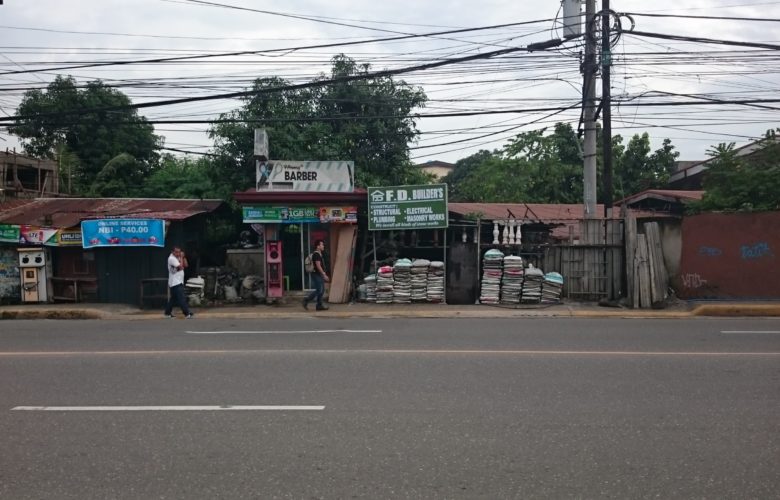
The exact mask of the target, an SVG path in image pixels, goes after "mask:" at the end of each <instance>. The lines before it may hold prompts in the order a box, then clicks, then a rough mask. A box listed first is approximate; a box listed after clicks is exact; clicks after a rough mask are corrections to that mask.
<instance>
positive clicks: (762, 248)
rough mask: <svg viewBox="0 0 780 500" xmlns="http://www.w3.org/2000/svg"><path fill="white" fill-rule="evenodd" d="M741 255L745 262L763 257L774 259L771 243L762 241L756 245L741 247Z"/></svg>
mask: <svg viewBox="0 0 780 500" xmlns="http://www.w3.org/2000/svg"><path fill="white" fill-rule="evenodd" d="M739 253H740V255H741V256H742V258H743V259H745V260H751V259H761V258H763V257H774V254H773V253H772V249H771V248H770V247H769V243H767V242H765V241H762V242H760V243H756V244H754V245H742V246H740V247H739Z"/></svg>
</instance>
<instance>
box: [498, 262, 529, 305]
mask: <svg viewBox="0 0 780 500" xmlns="http://www.w3.org/2000/svg"><path fill="white" fill-rule="evenodd" d="M523 274H524V272H523V259H522V257H517V256H514V255H507V256H506V257H504V274H503V276H502V277H501V303H502V304H519V303H520V292H521V290H522V288H523Z"/></svg>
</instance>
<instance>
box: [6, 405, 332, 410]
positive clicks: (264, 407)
mask: <svg viewBox="0 0 780 500" xmlns="http://www.w3.org/2000/svg"><path fill="white" fill-rule="evenodd" d="M324 409H325V407H324V406H284V405H276V406H273V405H250V406H241V405H220V406H16V407H14V408H11V411H320V410H324Z"/></svg>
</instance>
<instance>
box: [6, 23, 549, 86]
mask: <svg viewBox="0 0 780 500" xmlns="http://www.w3.org/2000/svg"><path fill="white" fill-rule="evenodd" d="M546 21H549V19H542V20H537V21H524V22H520V23H507V24H497V25H493V26H482V27H477V28H463V29H458V30H449V31H439V32H434V33H422V34H410V35H401V36H395V37H388V38H374V39H368V40H365V39H364V40H357V41H353V42H340V43H327V44H319V45H306V46H298V47H287V48H282V49H267V50H243V51H239V52H222V53H216V54H200V55H193V56H178V57H164V58H155V59H138V60H127V61H100V62H95V63H89V64H75V65H69V66H59V67H55V68H46V69H45V70H43V69H41V70H24V71H7V72H4V73H0V74H1V75H15V74H22V73H34V72H43V71H63V70H69V69H84V68H95V67H102V66H127V65H131V64H153V63H162V62H170V61H191V60H195V59H212V58H215V57H235V56H242V55H259V54H274V53H286V52H294V51H301V50H309V49H321V48H333V47H347V46H353V45H363V44H368V43H378V42H388V41H396V40H408V39H413V38H425V37H435V36H438V35H446V34H453V33H466V32H473V31H483V30H491V29H497V28H506V27H510V26H521V25H526V24H536V23H540V22H546Z"/></svg>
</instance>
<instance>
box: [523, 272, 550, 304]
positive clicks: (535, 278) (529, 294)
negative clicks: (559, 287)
mask: <svg viewBox="0 0 780 500" xmlns="http://www.w3.org/2000/svg"><path fill="white" fill-rule="evenodd" d="M543 282H544V272H543V271H542V270H541V269H537V268H535V267H534V265H533V264H529V265H528V269H526V270H525V279H524V280H523V291H522V295H521V296H520V301H521V302H523V303H526V304H531V303H533V304H538V303H539V302H540V301H541V300H542V283H543Z"/></svg>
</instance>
